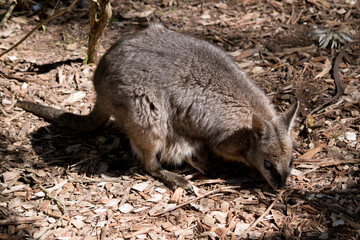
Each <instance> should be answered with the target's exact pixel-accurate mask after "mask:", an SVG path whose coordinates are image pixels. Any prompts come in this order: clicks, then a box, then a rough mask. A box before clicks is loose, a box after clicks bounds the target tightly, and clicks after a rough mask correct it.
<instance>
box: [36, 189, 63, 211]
mask: <svg viewBox="0 0 360 240" xmlns="http://www.w3.org/2000/svg"><path fill="white" fill-rule="evenodd" d="M39 188H41V190H43V191H44V192H45V194H46V196H47V197H48V198H50V199H52V200H54V201H55V202H56V204H57V205H58V206H59V207H60V211H61V212H62V213H63V214H64V215H67V211H66V206H65V204H64V203H63V202H62V201H60V200H59V199H57V198H56V197H53V196H51V193H50V192H49V191H48V190H47V189H45V188H44V187H43V186H41V185H40V186H39Z"/></svg>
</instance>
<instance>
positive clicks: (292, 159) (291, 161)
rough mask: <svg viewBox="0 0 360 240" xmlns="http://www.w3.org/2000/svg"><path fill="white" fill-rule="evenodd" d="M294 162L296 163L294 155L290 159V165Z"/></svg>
mask: <svg viewBox="0 0 360 240" xmlns="http://www.w3.org/2000/svg"><path fill="white" fill-rule="evenodd" d="M293 164H294V157H293V156H291V160H290V164H289V167H291V166H292V165H293Z"/></svg>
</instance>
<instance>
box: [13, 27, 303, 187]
mask: <svg viewBox="0 0 360 240" xmlns="http://www.w3.org/2000/svg"><path fill="white" fill-rule="evenodd" d="M93 82H94V87H95V90H96V93H97V101H96V104H95V107H94V109H93V111H92V112H91V113H90V114H89V115H87V116H81V115H76V114H72V113H68V112H64V111H61V110H57V109H54V108H50V107H46V106H41V105H37V104H34V103H30V102H19V103H18V106H19V107H22V108H24V109H27V110H29V111H32V112H34V113H36V114H39V115H41V116H43V117H45V118H47V119H50V120H52V121H55V122H58V123H60V124H63V125H65V126H68V127H71V128H74V129H78V130H92V129H95V128H98V127H100V126H101V125H103V124H104V123H105V122H106V121H107V120H108V119H109V118H110V116H114V118H115V120H116V122H117V124H118V125H119V126H120V127H121V128H122V129H123V131H124V132H125V133H126V134H127V136H128V137H129V139H130V142H131V146H132V149H133V151H134V152H135V153H136V155H137V156H138V157H139V158H140V159H141V161H142V164H143V167H144V169H145V170H146V171H148V172H149V173H150V174H152V175H153V176H154V177H158V178H160V179H162V180H163V181H164V182H165V183H166V184H168V185H169V186H170V187H173V188H174V187H176V186H186V185H187V181H186V180H185V179H184V178H182V177H181V176H180V175H178V174H175V173H172V172H169V171H167V170H164V169H163V168H162V167H161V165H160V163H161V162H167V163H171V164H175V165H177V164H181V163H182V162H183V161H184V160H186V161H187V162H190V163H191V164H193V165H194V166H195V167H196V168H198V169H204V171H205V170H206V163H207V149H212V150H214V152H215V153H217V154H219V155H221V156H223V157H224V158H228V159H230V160H235V161H241V162H244V163H246V164H248V165H251V166H254V167H256V168H257V169H258V170H259V171H260V172H261V173H262V175H263V176H264V178H265V179H266V180H267V181H268V182H269V183H270V184H271V185H272V186H273V187H274V188H277V187H283V186H285V184H286V180H287V178H288V175H289V173H290V170H291V167H292V166H291V165H290V159H291V155H292V142H291V138H290V129H291V126H292V123H293V121H294V118H295V115H296V112H297V109H298V103H297V104H295V105H294V106H293V107H291V108H290V110H289V111H288V112H286V113H285V114H282V115H278V114H277V113H276V111H275V110H274V107H273V105H272V104H271V103H270V101H269V99H268V98H267V97H266V95H265V94H264V92H263V91H262V90H260V88H258V87H257V86H256V85H255V84H254V83H253V82H252V81H251V80H249V78H247V77H246V75H245V74H244V73H243V72H242V71H241V70H239V69H238V67H237V66H236V64H235V63H234V62H233V61H232V60H231V59H230V58H229V57H228V56H226V54H225V53H224V52H223V51H221V50H220V49H219V48H217V47H215V46H213V45H211V44H209V43H207V42H205V41H202V40H198V39H195V38H192V37H189V36H185V35H182V34H179V33H176V32H173V31H170V30H168V29H166V28H164V27H163V26H161V25H159V24H152V25H151V26H150V27H149V28H147V29H146V30H144V31H140V32H138V33H136V34H134V35H131V36H129V37H126V38H123V39H121V40H119V41H118V42H116V43H115V44H114V45H113V46H112V47H111V48H110V50H109V51H108V52H107V53H106V54H105V55H104V56H103V58H102V59H101V61H100V63H99V65H98V67H97V69H96V71H95V75H94V79H93ZM192 157H195V158H196V159H197V161H196V162H194V161H193V160H192ZM266 161H269V162H266ZM264 164H265V165H267V166H268V169H266V167H265V166H264ZM269 166H270V169H269Z"/></svg>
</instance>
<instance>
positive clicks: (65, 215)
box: [36, 0, 77, 239]
mask: <svg viewBox="0 0 360 240" xmlns="http://www.w3.org/2000/svg"><path fill="white" fill-rule="evenodd" d="M75 1H77V0H75ZM39 187H40V188H41V190H43V191H44V192H45V194H46V196H47V197H48V198H50V199H52V200H54V201H55V202H56V204H57V205H58V206H59V207H60V211H61V212H62V213H63V216H61V217H60V218H59V219H58V220H57V222H56V223H54V224H53V225H51V226H50V227H48V228H47V229H46V230H45V231H44V232H42V233H41V234H40V235H39V237H37V238H36V239H42V237H43V236H45V234H46V233H47V232H49V231H50V230H51V229H53V228H55V227H56V226H57V225H59V223H60V222H61V221H62V220H63V219H64V218H65V217H67V211H66V206H65V204H64V203H63V202H62V201H60V200H59V199H57V198H55V197H53V196H51V193H50V192H49V191H48V190H47V189H45V188H44V187H43V186H41V185H40V186H39Z"/></svg>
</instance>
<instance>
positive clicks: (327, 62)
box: [315, 59, 331, 78]
mask: <svg viewBox="0 0 360 240" xmlns="http://www.w3.org/2000/svg"><path fill="white" fill-rule="evenodd" d="M330 70H331V62H330V60H329V59H326V60H325V64H324V69H323V70H322V71H321V73H319V74H318V75H316V77H315V78H321V77H323V76H325V75H326V74H327V73H329V72H330Z"/></svg>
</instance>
